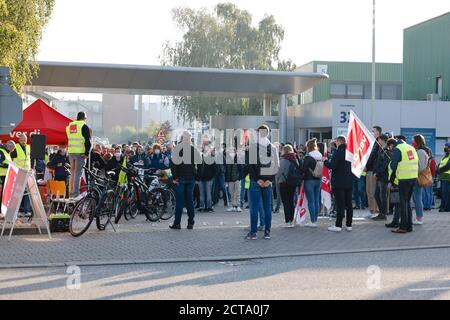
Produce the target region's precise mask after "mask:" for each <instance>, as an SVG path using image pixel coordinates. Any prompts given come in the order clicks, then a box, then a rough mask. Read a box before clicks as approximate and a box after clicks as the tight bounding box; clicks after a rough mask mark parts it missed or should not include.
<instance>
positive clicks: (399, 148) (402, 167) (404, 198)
mask: <svg viewBox="0 0 450 320" xmlns="http://www.w3.org/2000/svg"><path fill="white" fill-rule="evenodd" d="M401 138H402V137H399V139H398V140H397V144H396V146H395V148H394V150H393V151H392V159H391V163H390V165H389V167H390V170H391V171H390V172H391V176H390V178H389V182H390V183H391V184H393V185H396V186H398V188H399V194H400V226H399V228H398V229H395V230H392V232H394V233H398V234H404V233H407V232H412V230H413V223H412V210H411V205H410V202H411V197H412V194H413V187H414V183H415V182H416V180H417V177H418V176H419V157H418V155H417V152H416V149H414V147H413V146H411V145H409V144H407V143H406V142H405V141H404V140H403V139H401ZM403 138H404V137H403Z"/></svg>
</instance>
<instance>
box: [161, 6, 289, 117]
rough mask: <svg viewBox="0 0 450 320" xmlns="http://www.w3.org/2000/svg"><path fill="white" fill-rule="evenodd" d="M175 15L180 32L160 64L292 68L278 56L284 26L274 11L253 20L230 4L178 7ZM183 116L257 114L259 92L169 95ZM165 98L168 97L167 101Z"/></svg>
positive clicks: (259, 111)
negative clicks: (251, 94) (254, 94)
mask: <svg viewBox="0 0 450 320" xmlns="http://www.w3.org/2000/svg"><path fill="white" fill-rule="evenodd" d="M172 15H173V20H174V22H175V23H176V25H177V27H178V28H179V29H180V30H181V31H182V32H183V33H184V35H183V40H182V41H179V42H175V43H172V42H166V43H165V44H164V46H163V51H162V54H161V56H160V60H161V63H162V64H163V65H171V66H185V67H211V68H226V69H250V70H252V69H258V70H284V71H287V70H293V69H295V68H296V66H295V64H294V63H292V61H291V60H288V61H283V60H281V59H280V58H279V53H280V49H281V43H282V41H283V39H284V29H283V27H282V26H281V25H279V24H277V23H276V21H275V18H274V17H273V16H272V15H266V16H265V17H264V18H263V19H262V20H261V21H259V23H258V25H257V26H253V25H252V16H251V14H250V13H249V12H248V11H245V10H240V9H239V8H238V7H237V6H236V5H234V4H231V3H220V4H218V5H216V7H215V9H214V12H211V11H208V10H207V9H200V10H193V9H191V8H186V7H180V8H175V9H173V10H172ZM169 99H170V100H171V102H172V104H173V105H174V106H175V108H176V110H177V113H178V115H179V116H180V117H182V118H183V119H184V120H189V121H192V120H202V121H207V120H208V119H209V117H210V116H211V115H257V114H261V113H262V104H263V99H262V97H249V98H218V97H171V98H169ZM166 102H167V101H166Z"/></svg>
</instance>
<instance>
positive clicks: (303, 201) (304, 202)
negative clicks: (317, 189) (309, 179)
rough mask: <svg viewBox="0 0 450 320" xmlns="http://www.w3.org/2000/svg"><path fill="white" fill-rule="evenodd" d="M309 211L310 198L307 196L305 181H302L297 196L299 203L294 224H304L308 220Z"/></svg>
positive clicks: (296, 207)
mask: <svg viewBox="0 0 450 320" xmlns="http://www.w3.org/2000/svg"><path fill="white" fill-rule="evenodd" d="M308 212H309V210H308V199H307V198H306V194H305V188H304V183H302V186H301V187H300V191H299V192H298V196H297V204H296V206H295V213H294V224H295V225H300V224H302V223H303V222H304V221H305V220H306V215H307V213H308Z"/></svg>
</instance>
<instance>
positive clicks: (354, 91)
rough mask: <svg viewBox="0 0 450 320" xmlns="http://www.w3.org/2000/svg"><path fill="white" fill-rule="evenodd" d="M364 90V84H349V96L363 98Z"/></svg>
mask: <svg viewBox="0 0 450 320" xmlns="http://www.w3.org/2000/svg"><path fill="white" fill-rule="evenodd" d="M363 91H364V90H363V85H362V84H349V85H348V86H347V97H348V98H350V99H362V97H363V95H364V94H363Z"/></svg>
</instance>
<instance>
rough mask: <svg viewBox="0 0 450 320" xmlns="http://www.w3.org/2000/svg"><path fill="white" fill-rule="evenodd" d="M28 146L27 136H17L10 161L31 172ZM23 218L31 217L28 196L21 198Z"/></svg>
mask: <svg viewBox="0 0 450 320" xmlns="http://www.w3.org/2000/svg"><path fill="white" fill-rule="evenodd" d="M30 153H31V151H30V146H29V145H28V144H27V136H26V135H24V134H21V135H20V136H19V143H16V149H15V150H14V151H13V152H11V159H12V161H13V162H14V164H15V165H16V166H17V167H19V168H21V169H23V170H27V171H29V170H31V158H30ZM22 203H23V216H24V217H26V218H29V217H31V212H30V210H31V208H30V207H31V206H30V196H29V195H27V194H26V195H24V196H23V200H22Z"/></svg>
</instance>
